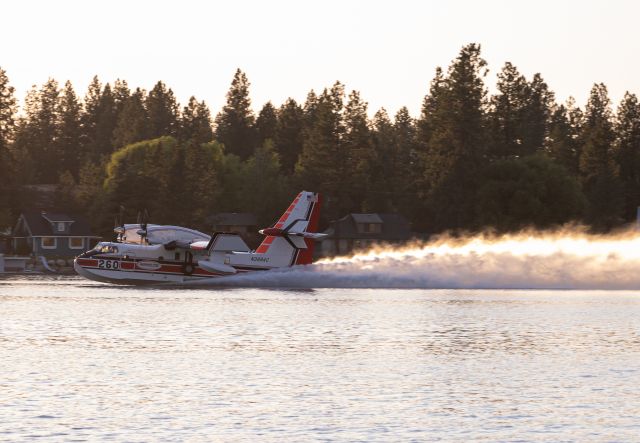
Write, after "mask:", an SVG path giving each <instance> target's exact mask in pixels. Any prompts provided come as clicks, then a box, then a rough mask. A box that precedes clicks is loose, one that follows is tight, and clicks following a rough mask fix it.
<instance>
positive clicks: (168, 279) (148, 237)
mask: <svg viewBox="0 0 640 443" xmlns="http://www.w3.org/2000/svg"><path fill="white" fill-rule="evenodd" d="M320 203H321V199H320V195H319V194H317V193H314V192H306V191H302V192H300V193H299V194H298V195H297V196H296V198H295V199H294V200H293V202H292V203H291V205H289V207H288V208H287V210H286V211H285V212H284V214H282V216H281V217H280V218H279V219H278V221H276V222H275V223H274V224H273V225H272V226H271V227H268V228H265V229H261V230H260V231H259V232H260V233H261V234H262V235H264V236H265V238H264V240H263V241H262V243H261V244H260V246H259V247H258V248H257V249H256V250H255V251H252V250H250V248H249V247H248V246H247V244H246V243H245V242H244V240H243V239H242V238H241V237H240V235H239V234H237V233H233V232H214V233H213V234H212V235H211V236H209V235H207V234H205V233H202V232H199V231H196V230H193V229H189V228H184V227H180V226H167V225H154V224H148V223H146V222H139V223H136V224H122V225H120V226H117V227H116V228H114V232H115V233H116V234H117V237H116V241H113V242H100V243H98V244H97V245H96V246H95V247H94V248H93V249H91V250H89V251H86V252H84V253H82V254H80V255H79V256H78V257H76V259H75V261H74V268H75V270H76V272H77V273H78V274H79V275H81V276H83V277H85V278H88V279H90V280H96V281H100V282H107V283H116V284H124V285H132V284H159V283H168V284H182V283H187V282H190V281H194V280H202V279H208V278H219V277H230V276H233V275H239V274H244V273H247V272H255V271H268V270H270V269H275V268H283V267H290V266H295V265H306V264H310V263H311V262H312V259H313V249H314V244H315V241H316V240H320V239H322V238H323V237H325V236H326V235H327V234H322V233H318V232H316V231H317V229H318V218H319V214H320Z"/></svg>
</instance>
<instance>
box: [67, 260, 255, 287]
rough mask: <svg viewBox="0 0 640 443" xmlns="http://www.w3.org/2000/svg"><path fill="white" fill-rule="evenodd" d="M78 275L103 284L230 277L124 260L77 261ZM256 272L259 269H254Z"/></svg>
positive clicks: (173, 265) (181, 266)
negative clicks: (186, 271)
mask: <svg viewBox="0 0 640 443" xmlns="http://www.w3.org/2000/svg"><path fill="white" fill-rule="evenodd" d="M74 269H75V270H76V272H77V273H78V274H79V275H81V276H82V277H85V278H87V279H90V280H95V281H100V282H104V283H117V284H123V285H131V284H141V285H144V284H158V283H184V282H188V281H193V280H200V279H204V278H214V277H223V276H228V275H229V274H228V273H227V274H223V273H215V272H211V271H207V270H205V269H202V268H200V267H199V266H197V265H195V264H194V265H192V268H190V269H188V271H190V272H188V273H185V265H184V264H183V263H180V262H173V263H170V262H161V261H157V260H149V259H143V260H125V259H123V258H114V257H109V258H100V257H99V256H98V257H95V258H94V257H91V258H77V259H76V260H75V261H74ZM255 270H257V269H255ZM237 272H238V273H244V272H249V270H248V269H237Z"/></svg>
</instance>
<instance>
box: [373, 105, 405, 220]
mask: <svg viewBox="0 0 640 443" xmlns="http://www.w3.org/2000/svg"><path fill="white" fill-rule="evenodd" d="M372 127H373V130H372V133H371V143H372V146H373V149H374V151H375V156H374V158H375V161H374V162H373V163H372V165H371V166H372V168H371V172H370V176H369V186H368V192H367V194H368V195H367V201H366V203H365V207H366V210H370V211H381V212H390V211H394V210H395V205H396V202H397V200H398V197H399V195H398V194H397V192H398V180H399V178H400V177H399V176H400V174H401V172H400V169H402V168H403V166H404V165H400V164H398V161H399V160H400V159H399V158H397V157H396V155H395V154H396V147H397V146H396V139H395V131H394V127H393V123H392V122H391V119H390V118H389V115H388V114H387V111H386V109H384V108H381V109H379V110H378V111H377V112H376V113H375V114H374V116H373V122H372Z"/></svg>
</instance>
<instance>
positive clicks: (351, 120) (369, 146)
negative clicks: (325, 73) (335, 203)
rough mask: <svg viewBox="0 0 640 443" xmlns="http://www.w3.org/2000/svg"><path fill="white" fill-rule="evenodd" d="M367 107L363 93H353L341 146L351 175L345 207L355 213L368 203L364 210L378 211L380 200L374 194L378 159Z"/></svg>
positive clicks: (346, 177) (346, 110) (345, 116)
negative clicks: (376, 208)
mask: <svg viewBox="0 0 640 443" xmlns="http://www.w3.org/2000/svg"><path fill="white" fill-rule="evenodd" d="M367 106H368V105H367V103H366V102H364V101H362V99H361V98H360V93H359V92H358V91H352V92H351V93H350V94H349V99H348V101H347V105H346V106H345V108H344V116H343V118H344V137H343V139H342V143H341V144H342V150H343V152H344V154H343V155H344V158H345V162H346V164H345V167H346V172H347V173H346V175H345V177H344V179H343V186H344V187H345V188H346V189H345V191H346V192H345V195H347V196H348V197H349V198H348V200H346V201H344V202H343V204H344V205H345V206H347V207H350V208H353V210H360V209H362V208H363V202H364V201H365V200H366V201H367V202H368V206H367V207H365V208H364V209H365V210H371V209H374V207H375V201H376V197H377V196H374V195H371V193H370V185H371V175H372V173H373V170H374V169H375V163H376V162H377V160H378V159H377V158H376V151H375V149H374V148H373V143H372V142H373V141H372V138H371V130H370V128H369V121H368V119H367Z"/></svg>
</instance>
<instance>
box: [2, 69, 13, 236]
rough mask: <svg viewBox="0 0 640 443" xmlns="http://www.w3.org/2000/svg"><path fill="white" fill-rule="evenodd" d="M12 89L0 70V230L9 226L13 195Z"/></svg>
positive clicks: (4, 72) (3, 72)
mask: <svg viewBox="0 0 640 443" xmlns="http://www.w3.org/2000/svg"><path fill="white" fill-rule="evenodd" d="M14 92H15V90H14V88H13V86H10V85H9V78H8V77H7V73H6V71H4V70H3V69H2V68H0V230H2V229H3V228H5V227H7V226H9V225H11V223H13V221H14V220H12V212H11V208H10V206H11V196H12V195H13V179H14V176H13V173H14V171H13V168H12V167H13V161H12V160H13V159H12V157H11V153H10V151H9V146H10V144H11V143H12V142H13V139H14V135H15V127H16V120H15V119H16V112H17V105H16V99H15V97H14Z"/></svg>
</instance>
